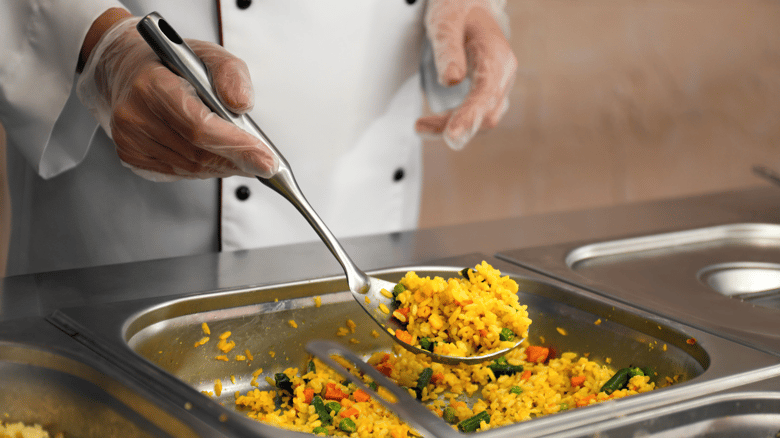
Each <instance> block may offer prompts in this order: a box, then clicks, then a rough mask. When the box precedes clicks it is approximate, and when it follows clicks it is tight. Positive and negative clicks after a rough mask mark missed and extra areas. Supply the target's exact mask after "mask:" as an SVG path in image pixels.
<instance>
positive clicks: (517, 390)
mask: <svg viewBox="0 0 780 438" xmlns="http://www.w3.org/2000/svg"><path fill="white" fill-rule="evenodd" d="M509 392H511V393H512V394H522V393H523V388H521V387H519V386H513V387H512V388H511V389H510V390H509Z"/></svg>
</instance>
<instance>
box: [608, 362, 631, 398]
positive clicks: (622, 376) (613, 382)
mask: <svg viewBox="0 0 780 438" xmlns="http://www.w3.org/2000/svg"><path fill="white" fill-rule="evenodd" d="M630 371H631V368H621V369H619V370H618V371H617V372H616V373H615V375H614V376H612V378H610V379H609V380H607V382H606V383H605V384H604V385H603V386H602V387H601V391H602V392H605V393H607V395H609V394H612V393H613V392H615V391H617V390H619V389H622V388H623V387H624V386H626V384H628V373H629V372H630Z"/></svg>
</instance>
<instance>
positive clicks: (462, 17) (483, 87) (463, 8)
mask: <svg viewBox="0 0 780 438" xmlns="http://www.w3.org/2000/svg"><path fill="white" fill-rule="evenodd" d="M496 7H497V6H496V5H495V4H494V3H493V2H491V1H490V0H429V1H428V6H427V8H428V9H427V11H426V14H425V27H426V31H427V34H428V39H429V40H430V41H431V45H432V47H433V55H434V61H435V64H436V70H437V72H438V80H439V83H441V84H442V85H444V86H452V85H455V84H459V83H460V82H461V81H463V80H464V79H465V78H466V76H467V75H470V78H471V90H470V92H469V94H468V95H467V96H466V98H465V99H464V101H463V102H462V103H461V104H460V106H459V107H457V108H453V109H452V110H449V111H445V112H443V113H439V114H434V115H430V116H424V117H421V118H420V119H418V120H417V123H416V124H415V129H416V130H417V132H419V133H421V134H434V135H439V134H441V135H442V138H443V139H444V141H445V142H446V143H447V144H448V145H449V146H450V147H451V148H452V149H455V150H460V149H463V147H464V146H465V145H466V143H468V141H469V140H470V139H471V138H472V137H473V136H474V134H476V132H477V131H478V130H479V129H480V128H493V127H495V126H496V125H497V124H498V122H499V121H500V120H501V117H502V116H503V115H504V113H505V112H506V110H507V109H508V108H509V98H508V96H509V91H510V90H511V86H512V84H513V82H514V78H515V74H516V72H517V58H515V55H514V54H513V53H512V49H511V47H510V45H509V42H508V41H507V39H506V37H505V36H504V34H503V32H502V31H501V27H500V25H499V23H498V22H497V21H496V18H495V14H494V13H495V12H497V11H495V10H494V9H495V8H496Z"/></svg>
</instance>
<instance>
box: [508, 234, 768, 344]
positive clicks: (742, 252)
mask: <svg viewBox="0 0 780 438" xmlns="http://www.w3.org/2000/svg"><path fill="white" fill-rule="evenodd" d="M498 257H499V258H501V259H504V260H507V261H510V262H512V263H514V264H517V265H520V266H524V267H526V268H529V269H532V270H534V271H536V272H539V273H543V274H545V275H548V276H551V277H555V278H557V279H560V280H563V281H566V282H568V283H572V284H577V285H579V286H582V287H584V288H587V289H589V290H591V291H593V292H596V293H599V294H601V295H603V296H607V297H610V298H613V299H616V300H619V301H622V302H626V303H632V304H633V305H636V306H638V307H640V308H642V309H644V310H647V311H649V312H652V313H658V314H662V315H666V316H668V317H670V318H672V319H675V320H678V321H684V322H685V323H686V324H690V325H693V326H695V327H698V328H700V329H702V330H706V331H709V332H712V333H717V334H721V335H723V336H726V337H728V338H730V339H734V340H736V341H738V342H741V343H746V344H748V345H753V346H756V347H757V348H761V349H764V350H767V351H771V352H773V353H775V354H778V355H780V322H779V321H780V289H778V288H777V286H780V283H778V282H780V225H776V224H751V223H742V224H724V225H718V226H712V227H706V228H697V229H690V230H679V231H674V232H667V233H660V234H653V235H643V236H629V237H626V238H624V239H617V240H611V241H604V242H572V243H567V244H560V245H552V246H546V247H539V248H529V249H521V250H515V251H505V252H502V253H501V254H499V255H498Z"/></svg>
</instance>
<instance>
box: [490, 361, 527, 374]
mask: <svg viewBox="0 0 780 438" xmlns="http://www.w3.org/2000/svg"><path fill="white" fill-rule="evenodd" d="M488 368H490V370H491V371H493V375H494V376H496V377H499V376H508V375H510V374H515V373H522V372H523V366H522V365H511V364H510V363H509V362H507V360H506V358H505V357H499V358H498V359H493V362H491V363H490V365H488Z"/></svg>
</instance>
